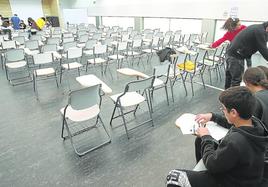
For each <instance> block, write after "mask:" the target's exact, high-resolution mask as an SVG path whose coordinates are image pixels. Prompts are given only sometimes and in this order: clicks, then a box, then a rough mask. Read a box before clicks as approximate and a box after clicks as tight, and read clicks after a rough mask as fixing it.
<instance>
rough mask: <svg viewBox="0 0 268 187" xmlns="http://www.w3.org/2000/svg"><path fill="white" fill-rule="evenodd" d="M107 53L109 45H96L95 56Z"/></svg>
mask: <svg viewBox="0 0 268 187" xmlns="http://www.w3.org/2000/svg"><path fill="white" fill-rule="evenodd" d="M106 52H107V45H101V44H99V45H95V46H94V54H96V55H99V54H105V53H106Z"/></svg>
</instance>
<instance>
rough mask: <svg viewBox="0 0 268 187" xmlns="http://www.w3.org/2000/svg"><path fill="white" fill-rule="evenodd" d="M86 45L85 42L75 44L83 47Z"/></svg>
mask: <svg viewBox="0 0 268 187" xmlns="http://www.w3.org/2000/svg"><path fill="white" fill-rule="evenodd" d="M85 46H86V43H81V44H77V47H80V48H83V47H85Z"/></svg>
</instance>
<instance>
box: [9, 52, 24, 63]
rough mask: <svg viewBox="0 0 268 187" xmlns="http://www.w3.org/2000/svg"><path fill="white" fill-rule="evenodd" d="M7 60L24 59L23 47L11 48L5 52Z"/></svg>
mask: <svg viewBox="0 0 268 187" xmlns="http://www.w3.org/2000/svg"><path fill="white" fill-rule="evenodd" d="M5 57H6V61H7V63H8V62H16V61H20V60H24V59H25V56H24V50H23V49H11V50H8V51H7V52H6V53H5Z"/></svg>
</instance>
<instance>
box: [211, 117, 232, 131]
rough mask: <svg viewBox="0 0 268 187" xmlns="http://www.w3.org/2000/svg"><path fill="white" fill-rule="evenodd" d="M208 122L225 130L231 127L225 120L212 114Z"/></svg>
mask: <svg viewBox="0 0 268 187" xmlns="http://www.w3.org/2000/svg"><path fill="white" fill-rule="evenodd" d="M210 120H211V121H213V122H215V123H217V124H218V125H220V126H222V127H224V128H227V129H230V128H231V127H232V124H230V123H228V121H227V119H226V118H225V117H224V116H223V115H220V114H216V113H212V117H211V119H210Z"/></svg>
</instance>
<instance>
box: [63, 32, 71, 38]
mask: <svg viewBox="0 0 268 187" xmlns="http://www.w3.org/2000/svg"><path fill="white" fill-rule="evenodd" d="M63 37H64V38H70V37H73V33H70V32H67V33H63Z"/></svg>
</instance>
